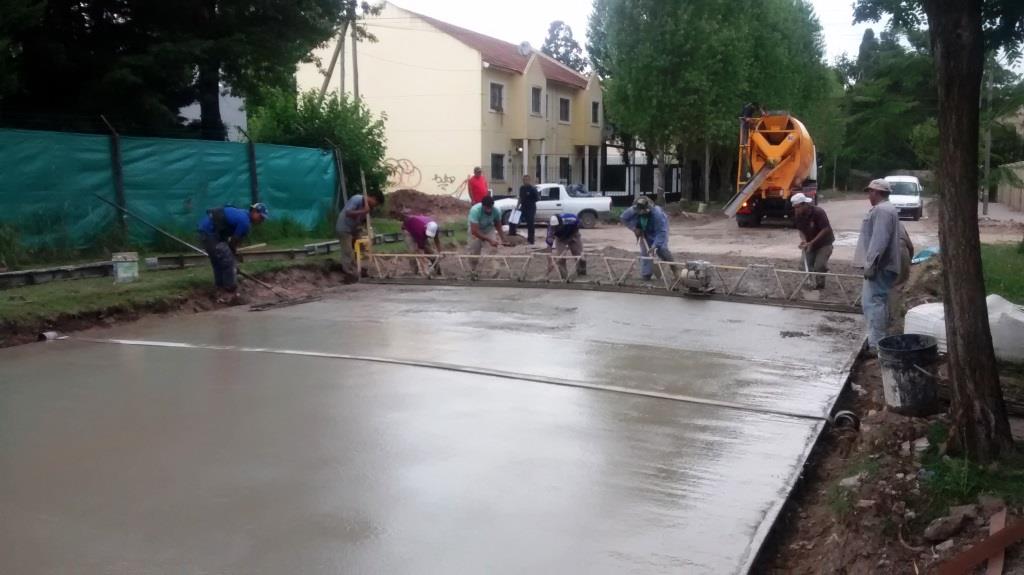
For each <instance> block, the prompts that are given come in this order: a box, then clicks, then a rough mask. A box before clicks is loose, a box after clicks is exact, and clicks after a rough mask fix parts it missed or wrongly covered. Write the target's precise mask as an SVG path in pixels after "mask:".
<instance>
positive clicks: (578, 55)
mask: <svg viewBox="0 0 1024 575" xmlns="http://www.w3.org/2000/svg"><path fill="white" fill-rule="evenodd" d="M540 51H541V52H543V53H545V54H547V55H548V56H551V57H552V58H554V59H555V60H558V61H559V62H561V63H563V64H565V65H566V66H568V67H570V68H572V69H573V70H576V71H577V72H583V71H585V70H586V69H587V60H586V59H585V58H584V57H583V49H582V48H580V43H579V42H577V41H576V39H575V38H573V36H572V28H571V27H569V25H568V24H566V23H565V22H562V21H561V20H555V21H554V22H552V23H551V25H550V26H548V36H547V38H545V39H544V45H543V46H541V48H540Z"/></svg>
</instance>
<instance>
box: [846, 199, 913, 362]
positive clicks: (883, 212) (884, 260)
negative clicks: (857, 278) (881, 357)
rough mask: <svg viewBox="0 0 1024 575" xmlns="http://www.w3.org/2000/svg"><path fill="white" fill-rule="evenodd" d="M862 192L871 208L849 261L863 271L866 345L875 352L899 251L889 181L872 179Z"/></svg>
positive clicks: (886, 317)
mask: <svg viewBox="0 0 1024 575" xmlns="http://www.w3.org/2000/svg"><path fill="white" fill-rule="evenodd" d="M864 191H865V192H867V194H868V200H869V201H870V202H871V206H872V207H871V210H870V211H868V214H867V216H865V217H864V221H863V222H862V223H861V226H860V238H859V239H858V240H857V251H856V252H855V253H854V256H853V261H854V265H856V266H857V267H862V268H864V289H863V291H862V294H861V306H862V308H863V309H864V318H865V319H866V320H867V324H868V346H869V347H870V349H871V351H873V352H877V350H878V340H880V339H882V338H883V337H885V336H886V335H887V331H888V329H889V292H890V291H891V290H892V288H893V285H894V284H895V283H896V279H897V278H898V277H899V275H900V264H901V263H902V258H903V253H902V251H903V250H902V249H901V245H900V216H899V212H898V211H897V210H896V208H895V207H893V205H892V204H890V203H889V193H890V192H891V188H890V187H889V182H887V181H885V180H881V179H879V180H873V181H872V182H871V183H870V184H868V187H866V188H864Z"/></svg>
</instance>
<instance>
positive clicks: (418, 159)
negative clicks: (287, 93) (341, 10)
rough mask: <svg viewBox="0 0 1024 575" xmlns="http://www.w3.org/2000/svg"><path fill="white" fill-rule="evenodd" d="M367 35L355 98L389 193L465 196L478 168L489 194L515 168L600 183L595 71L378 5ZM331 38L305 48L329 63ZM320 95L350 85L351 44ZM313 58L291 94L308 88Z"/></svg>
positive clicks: (513, 178) (516, 181)
mask: <svg viewBox="0 0 1024 575" xmlns="http://www.w3.org/2000/svg"><path fill="white" fill-rule="evenodd" d="M366 27H367V30H369V31H370V32H371V33H372V34H373V35H374V36H376V37H377V42H360V43H359V46H358V49H357V50H358V56H357V65H358V71H359V93H360V96H361V97H362V98H363V100H364V101H365V102H366V104H367V106H369V107H370V109H371V110H373V111H374V112H378V113H383V114H384V115H385V116H386V121H385V124H386V126H387V146H388V155H389V158H388V162H389V164H391V166H392V167H393V169H394V175H393V176H392V178H391V181H390V182H389V187H390V189H392V190H394V189H400V188H414V189H418V190H420V191H422V192H426V193H433V194H452V195H465V180H466V178H467V176H468V175H469V174H470V173H471V171H472V169H473V167H474V166H480V167H481V168H482V169H483V171H484V174H485V175H486V176H487V179H488V182H489V183H490V187H491V188H492V189H493V190H494V193H496V194H504V193H508V190H509V189H517V188H518V186H519V185H520V183H521V182H522V175H523V174H524V173H529V174H532V175H534V176H535V178H536V179H537V180H539V181H541V182H563V183H567V184H568V183H580V184H584V185H586V186H587V187H588V188H590V189H595V190H597V189H600V182H599V178H600V170H599V169H598V159H599V157H600V154H599V149H600V146H601V142H602V132H603V126H602V124H603V118H604V110H603V109H602V107H603V105H604V104H603V102H602V99H601V95H602V94H601V86H600V84H599V82H598V80H597V78H596V76H593V75H591V76H589V77H588V76H584V75H582V74H579V73H577V72H575V71H573V70H572V69H570V68H568V67H566V66H563V65H562V64H561V63H559V62H557V61H556V60H554V59H552V58H549V57H548V56H545V55H544V54H542V53H541V52H540V51H538V50H534V49H532V48H530V46H529V45H528V44H526V43H524V44H522V45H519V46H516V45H515V44H510V43H508V42H504V41H502V40H498V39H496V38H491V37H489V36H485V35H483V34H478V33H476V32H473V31H471V30H466V29H465V28H460V27H458V26H453V25H451V24H448V23H446V22H441V21H439V20H436V19H434V18H430V17H428V16H424V15H421V14H416V13H414V12H410V11H408V10H405V9H402V8H400V7H398V6H395V5H394V4H391V3H390V2H388V3H385V4H384V8H383V11H382V12H381V13H380V14H379V15H378V16H376V17H370V18H368V19H367V20H366ZM334 47H335V46H334V44H333V43H331V44H329V45H328V46H326V47H324V48H323V49H321V50H318V51H317V52H316V53H315V54H314V55H315V56H316V57H317V58H318V59H319V60H320V61H321V62H323V65H324V67H326V64H327V63H328V62H329V61H330V58H331V55H332V53H333V51H334ZM345 48H346V49H345V54H344V58H343V59H342V64H341V66H342V68H343V71H342V72H341V73H338V72H336V73H335V74H334V76H333V77H332V81H331V83H330V85H329V88H328V89H329V90H340V91H345V90H347V91H352V89H353V87H354V86H353V65H352V50H351V43H348V45H347V46H346V47H345ZM323 79H324V76H323V74H321V73H320V71H319V70H318V69H317V67H316V66H315V65H313V64H303V65H302V66H300V69H299V71H298V74H297V81H298V85H299V89H301V90H308V89H310V88H317V89H319V88H320V86H321V84H322V83H323Z"/></svg>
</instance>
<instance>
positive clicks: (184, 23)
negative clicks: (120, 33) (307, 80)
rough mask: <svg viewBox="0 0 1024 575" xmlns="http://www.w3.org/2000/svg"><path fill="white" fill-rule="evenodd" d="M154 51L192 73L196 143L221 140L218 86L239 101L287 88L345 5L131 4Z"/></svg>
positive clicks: (327, 0)
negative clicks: (150, 34)
mask: <svg viewBox="0 0 1024 575" xmlns="http://www.w3.org/2000/svg"><path fill="white" fill-rule="evenodd" d="M133 1H134V2H136V3H137V4H138V6H137V8H136V12H137V19H138V22H139V23H140V25H143V26H145V27H147V28H149V29H151V30H154V31H155V32H156V33H157V34H158V37H159V38H160V39H161V42H160V43H159V44H158V46H159V47H162V48H166V49H168V50H176V49H178V50H182V51H183V52H184V53H185V54H186V55H187V57H188V58H189V60H190V62H191V64H192V65H193V67H194V68H193V69H194V70H195V75H194V83H193V93H194V95H195V97H196V99H198V101H199V107H200V113H201V120H200V129H201V133H202V137H203V138H207V139H223V138H224V135H225V129H224V125H223V123H222V122H221V118H220V93H221V91H222V90H224V89H225V88H224V86H223V84H227V85H228V86H230V88H231V90H232V91H233V92H235V93H236V94H238V95H241V96H243V97H246V98H251V97H257V96H258V95H259V92H260V90H263V89H264V88H265V87H266V86H273V87H285V86H289V85H293V84H292V82H293V80H292V79H293V77H294V75H295V66H296V64H297V63H298V62H299V61H300V60H302V59H303V58H305V57H306V56H307V55H308V54H309V52H310V50H312V49H313V48H315V47H317V46H319V45H321V44H323V43H324V42H326V41H327V40H328V39H329V38H330V37H331V36H332V35H333V34H334V33H335V31H336V30H337V28H338V26H339V24H340V23H341V22H342V21H343V19H344V18H345V15H346V14H347V10H348V8H349V5H350V4H354V2H353V1H352V0H288V1H285V0H265V1H261V2H252V0H176V1H174V2H170V1H158V2H154V1H152V0H133Z"/></svg>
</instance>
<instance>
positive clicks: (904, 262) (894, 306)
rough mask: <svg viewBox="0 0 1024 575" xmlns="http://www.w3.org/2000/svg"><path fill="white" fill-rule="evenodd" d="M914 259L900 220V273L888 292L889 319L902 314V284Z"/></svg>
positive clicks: (912, 246)
mask: <svg viewBox="0 0 1024 575" xmlns="http://www.w3.org/2000/svg"><path fill="white" fill-rule="evenodd" d="M913 259H914V242H913V241H911V240H910V234H908V233H907V228H906V227H905V226H904V225H903V223H902V222H900V275H899V276H897V277H896V283H894V284H893V285H892V290H891V291H890V292H889V319H890V321H891V320H894V319H896V318H898V317H900V316H902V315H903V312H904V311H905V310H904V309H903V297H902V295H903V294H902V292H903V286H905V285H906V283H907V280H909V279H910V263H911V260H913Z"/></svg>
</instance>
